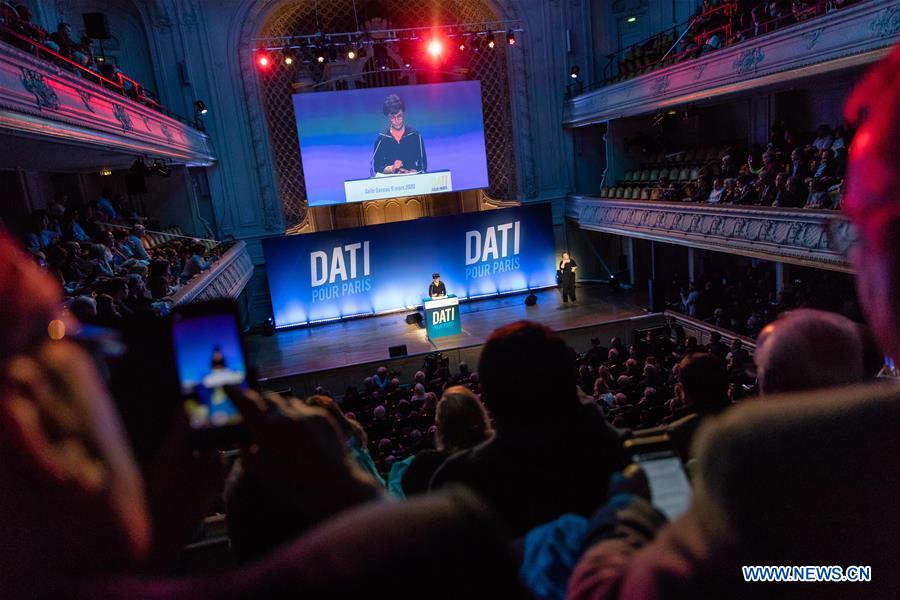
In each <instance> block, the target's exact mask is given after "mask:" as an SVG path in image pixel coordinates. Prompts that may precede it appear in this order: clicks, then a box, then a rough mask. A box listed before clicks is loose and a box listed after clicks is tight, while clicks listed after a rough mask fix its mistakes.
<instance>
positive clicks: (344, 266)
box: [263, 204, 556, 328]
mask: <svg viewBox="0 0 900 600" xmlns="http://www.w3.org/2000/svg"><path fill="white" fill-rule="evenodd" d="M263 252H264V254H265V259H266V273H267V276H268V279H269V292H270V295H271V297H272V311H273V313H274V315H275V325H276V327H279V328H281V327H291V326H296V325H306V324H309V323H313V322H318V321H325V320H329V319H340V318H346V317H351V316H358V315H364V314H377V313H381V312H388V311H392V310H402V309H405V308H412V307H415V306H419V305H421V299H422V296H423V295H427V293H428V285H429V284H430V283H431V274H432V273H433V272H435V271H436V272H438V273H440V274H441V280H442V281H444V283H445V284H446V285H447V292H448V293H450V294H456V295H457V296H459V297H460V299H461V300H466V299H470V298H473V297H480V296H487V295H493V294H503V293H509V292H517V291H525V290H529V289H537V288H542V287H548V286H553V285H556V265H555V247H554V241H553V222H552V215H551V210H550V205H549V204H531V205H526V206H521V207H516V208H507V209H503V210H490V211H482V212H477V213H466V214H462V215H454V216H450V217H432V218H424V219H417V220H415V221H402V222H399V223H388V224H385V225H373V226H369V227H358V228H354V229H342V230H338V231H323V232H319V233H311V234H301V235H292V236H283V237H279V238H269V239H265V240H263Z"/></svg>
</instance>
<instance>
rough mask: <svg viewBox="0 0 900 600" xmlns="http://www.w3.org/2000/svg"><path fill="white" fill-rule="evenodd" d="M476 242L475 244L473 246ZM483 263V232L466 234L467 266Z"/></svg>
mask: <svg viewBox="0 0 900 600" xmlns="http://www.w3.org/2000/svg"><path fill="white" fill-rule="evenodd" d="M473 242H474V244H473ZM480 261H481V232H479V231H467V232H466V266H468V265H474V264H475V263H477V262H480Z"/></svg>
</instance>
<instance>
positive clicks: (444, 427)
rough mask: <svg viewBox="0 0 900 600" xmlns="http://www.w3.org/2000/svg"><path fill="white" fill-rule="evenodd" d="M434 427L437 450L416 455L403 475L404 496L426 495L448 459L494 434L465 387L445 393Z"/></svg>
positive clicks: (480, 406)
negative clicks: (438, 471) (433, 477)
mask: <svg viewBox="0 0 900 600" xmlns="http://www.w3.org/2000/svg"><path fill="white" fill-rule="evenodd" d="M435 425H436V426H437V431H436V434H435V443H436V446H437V447H436V449H434V450H423V451H422V452H419V453H418V454H415V455H414V458H412V460H411V461H410V463H409V467H408V468H407V469H406V471H405V472H404V473H403V475H402V487H403V492H404V494H405V495H406V496H407V497H408V496H411V495H415V494H422V493H425V492H427V491H428V486H429V483H430V482H431V478H432V476H433V475H434V473H435V471H437V470H438V468H439V467H440V466H441V465H442V464H443V463H444V461H445V460H446V459H447V458H448V457H450V456H453V455H454V454H456V453H458V452H462V451H463V450H468V449H469V448H474V447H475V446H477V445H479V444H481V443H483V442H485V441H487V440H489V439H490V438H491V436H492V435H493V429H492V428H491V423H490V420H489V419H488V416H487V413H486V412H485V410H484V407H483V406H482V405H481V401H480V400H478V398H477V397H476V396H475V394H473V393H472V392H471V391H470V390H469V389H468V388H465V387H462V386H458V385H457V386H452V387H449V388H447V389H446V390H444V395H443V396H442V397H441V400H440V402H438V404H437V412H436V414H435Z"/></svg>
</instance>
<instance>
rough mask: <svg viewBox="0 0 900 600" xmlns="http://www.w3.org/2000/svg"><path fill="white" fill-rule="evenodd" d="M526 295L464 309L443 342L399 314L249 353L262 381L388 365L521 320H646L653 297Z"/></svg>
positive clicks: (259, 344)
mask: <svg viewBox="0 0 900 600" xmlns="http://www.w3.org/2000/svg"><path fill="white" fill-rule="evenodd" d="M526 295H527V294H514V295H510V296H501V297H495V298H483V299H479V300H474V301H471V302H465V303H463V304H461V305H460V314H461V316H462V333H461V334H459V335H454V336H449V337H445V338H440V339H438V340H435V341H431V340H429V339H427V338H426V337H425V328H424V327H423V326H419V325H408V324H407V323H406V321H405V317H406V314H407V313H394V314H388V315H383V316H377V317H367V318H360V319H354V320H349V321H339V322H334V323H327V324H323V325H316V326H312V327H305V328H300V329H291V330H283V331H278V332H276V333H275V335H274V336H263V335H251V336H248V337H247V341H246V344H247V351H248V353H249V359H250V363H251V364H254V365H256V366H257V367H258V369H259V377H260V379H261V380H263V381H266V380H268V381H273V380H282V379H285V378H292V377H297V376H302V375H306V374H310V373H317V372H321V371H333V370H335V369H341V368H343V367H349V366H352V365H360V364H364V363H372V362H377V361H387V360H388V359H389V355H388V348H389V347H390V346H399V345H401V344H405V345H406V348H407V352H408V354H409V355H420V354H425V353H428V352H433V351H436V350H438V351H442V352H447V351H452V350H459V349H462V348H469V347H473V346H479V345H481V344H483V343H484V341H485V340H486V339H487V337H488V335H490V333H491V331H493V330H494V329H496V328H497V327H499V326H501V325H505V324H507V323H512V322H513V321H518V320H521V319H528V320H531V321H538V322H540V323H543V324H544V325H547V326H548V327H550V328H551V329H553V330H554V331H560V332H565V331H567V330H573V329H580V328H584V327H589V326H593V325H599V324H603V323H606V322H610V321H621V320H624V319H630V318H632V317H639V316H643V315H646V311H645V310H644V307H643V302H644V301H645V300H646V295H645V294H643V293H635V292H632V291H623V290H619V291H615V290H613V288H612V287H611V286H609V285H605V284H590V285H579V286H578V302H577V303H575V304H573V305H570V306H568V307H563V305H562V302H561V300H560V295H559V292H558V291H557V289H556V288H552V289H546V290H542V291H539V292H537V293H536V295H537V297H538V301H537V304H536V305H535V306H525V296H526ZM578 349H579V350H585V348H578Z"/></svg>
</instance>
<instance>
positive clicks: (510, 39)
mask: <svg viewBox="0 0 900 600" xmlns="http://www.w3.org/2000/svg"><path fill="white" fill-rule="evenodd" d="M506 43H507V44H509V45H510V46H515V45H516V34H515V33H513V30H512V29H510V30H509V31H507V32H506Z"/></svg>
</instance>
